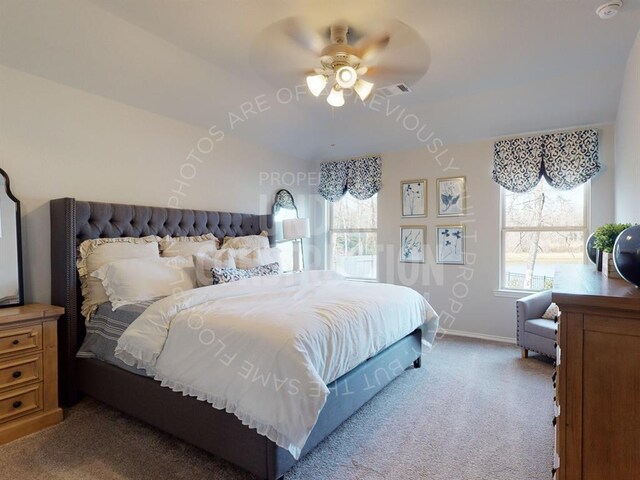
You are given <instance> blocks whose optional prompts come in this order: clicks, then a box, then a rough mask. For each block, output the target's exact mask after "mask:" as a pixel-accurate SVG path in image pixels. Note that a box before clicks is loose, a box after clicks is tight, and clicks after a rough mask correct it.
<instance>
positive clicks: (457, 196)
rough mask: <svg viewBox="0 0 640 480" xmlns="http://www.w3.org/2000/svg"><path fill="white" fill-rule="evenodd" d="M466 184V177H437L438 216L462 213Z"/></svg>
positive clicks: (457, 215)
mask: <svg viewBox="0 0 640 480" xmlns="http://www.w3.org/2000/svg"><path fill="white" fill-rule="evenodd" d="M466 184H467V179H466V177H450V178H438V179H437V180H436V196H437V199H438V216H439V217H460V216H463V215H464V212H465V208H466V196H467V186H466Z"/></svg>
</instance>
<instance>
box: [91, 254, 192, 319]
mask: <svg viewBox="0 0 640 480" xmlns="http://www.w3.org/2000/svg"><path fill="white" fill-rule="evenodd" d="M91 276H92V277H95V278H97V279H100V280H101V281H102V285H103V286H104V289H105V291H106V292H107V295H108V297H109V301H110V302H111V305H112V308H113V309H114V310H116V309H117V308H120V307H122V306H123V305H130V304H132V303H140V302H144V301H148V300H154V299H158V298H161V297H166V296H169V295H173V294H174V293H178V292H183V291H185V290H190V289H192V288H195V285H196V278H195V277H196V275H195V268H194V266H193V262H192V261H191V259H190V258H185V257H170V258H135V259H130V260H119V261H117V262H112V263H108V264H106V265H103V266H102V267H100V268H99V269H98V270H96V271H95V272H93V273H92V274H91Z"/></svg>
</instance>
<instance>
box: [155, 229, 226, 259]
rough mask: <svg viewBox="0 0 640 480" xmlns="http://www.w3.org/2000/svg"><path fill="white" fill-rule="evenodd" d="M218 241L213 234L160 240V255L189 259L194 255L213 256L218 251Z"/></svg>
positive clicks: (167, 237)
mask: <svg viewBox="0 0 640 480" xmlns="http://www.w3.org/2000/svg"><path fill="white" fill-rule="evenodd" d="M219 243H220V240H218V239H217V238H216V237H215V236H214V235H213V233H206V234H204V235H198V236H196V237H170V236H169V235H167V236H166V237H163V238H162V239H161V240H160V255H161V256H163V257H190V256H191V255H194V254H196V253H210V254H213V252H214V251H215V250H217V249H218V244H219Z"/></svg>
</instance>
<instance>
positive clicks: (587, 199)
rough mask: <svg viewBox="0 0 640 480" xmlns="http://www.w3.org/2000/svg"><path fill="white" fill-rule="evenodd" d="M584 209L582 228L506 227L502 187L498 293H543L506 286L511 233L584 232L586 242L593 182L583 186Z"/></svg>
mask: <svg viewBox="0 0 640 480" xmlns="http://www.w3.org/2000/svg"><path fill="white" fill-rule="evenodd" d="M540 181H541V182H544V181H545V180H544V179H540ZM583 187H584V189H583V208H582V214H583V219H582V223H583V225H582V226H577V225H576V226H572V227H506V226H505V225H506V210H505V194H506V192H507V189H506V188H504V187H502V186H500V270H499V278H498V282H499V283H498V285H499V286H498V289H497V292H506V293H508V292H514V293H523V294H531V293H535V292H541V291H543V290H544V289H542V290H533V289H531V290H527V289H517V288H509V287H507V286H506V285H505V281H506V272H505V268H506V263H507V262H506V259H505V255H506V250H505V245H506V236H507V233H509V232H582V234H583V239H584V241H585V242H586V240H587V236H588V233H589V231H590V229H591V225H590V223H591V222H590V220H591V180H588V181H586V182H585V183H584V184H583ZM586 262H587V251H586V249H583V253H582V263H586Z"/></svg>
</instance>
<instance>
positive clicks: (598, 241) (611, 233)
mask: <svg viewBox="0 0 640 480" xmlns="http://www.w3.org/2000/svg"><path fill="white" fill-rule="evenodd" d="M630 226H631V224H630V223H607V224H606V225H603V226H601V227H598V228H596V231H595V232H594V236H595V241H594V245H595V247H596V248H597V249H598V250H600V251H601V252H602V273H604V274H605V275H606V276H607V277H611V278H621V277H620V275H619V274H618V271H617V270H616V267H615V265H614V263H613V255H612V253H613V245H614V244H615V243H616V239H617V238H618V235H620V233H621V232H622V231H623V230H626V229H627V228H629V227H630Z"/></svg>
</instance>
